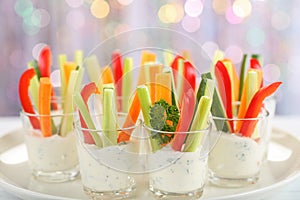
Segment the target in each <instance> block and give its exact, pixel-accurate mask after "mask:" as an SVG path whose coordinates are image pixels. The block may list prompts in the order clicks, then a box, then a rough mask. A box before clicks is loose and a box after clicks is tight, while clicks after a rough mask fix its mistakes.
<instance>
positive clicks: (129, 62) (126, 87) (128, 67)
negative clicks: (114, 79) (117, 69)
mask: <svg viewBox="0 0 300 200" xmlns="http://www.w3.org/2000/svg"><path fill="white" fill-rule="evenodd" d="M132 70H133V59H132V58H129V57H127V58H125V59H124V71H123V80H122V81H123V82H122V96H123V99H122V112H125V113H127V112H128V109H129V98H130V95H131V92H132V85H133V83H132V80H133V74H132V73H133V72H132Z"/></svg>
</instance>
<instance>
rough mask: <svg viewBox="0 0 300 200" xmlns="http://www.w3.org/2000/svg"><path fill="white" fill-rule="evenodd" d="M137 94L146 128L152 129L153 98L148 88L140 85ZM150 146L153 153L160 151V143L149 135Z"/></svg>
mask: <svg viewBox="0 0 300 200" xmlns="http://www.w3.org/2000/svg"><path fill="white" fill-rule="evenodd" d="M137 94H138V97H139V100H140V104H141V109H142V114H143V118H144V123H145V125H146V126H148V127H151V124H150V107H151V98H150V93H149V90H148V87H147V86H145V85H139V86H138V87H137ZM149 138H150V144H151V147H152V151H153V152H155V151H157V150H158V149H160V146H159V143H158V142H157V141H156V140H155V139H154V138H152V136H151V135H149Z"/></svg>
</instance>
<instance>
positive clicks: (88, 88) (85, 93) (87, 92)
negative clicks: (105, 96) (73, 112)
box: [79, 82, 99, 144]
mask: <svg viewBox="0 0 300 200" xmlns="http://www.w3.org/2000/svg"><path fill="white" fill-rule="evenodd" d="M92 94H99V91H98V88H97V86H96V84H95V83H94V82H91V83H89V84H87V85H85V86H84V87H83V88H82V90H81V96H82V99H83V101H84V103H85V105H86V107H87V108H88V104H87V102H88V99H89V97H90V96H91V95H92ZM79 117H80V123H81V126H82V128H88V126H87V125H86V123H85V121H84V119H83V117H82V115H81V113H80V112H79ZM83 135H84V143H87V144H95V141H94V139H93V137H92V135H91V134H90V133H89V132H88V131H83Z"/></svg>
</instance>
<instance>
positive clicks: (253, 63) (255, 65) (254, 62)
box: [250, 58, 261, 69]
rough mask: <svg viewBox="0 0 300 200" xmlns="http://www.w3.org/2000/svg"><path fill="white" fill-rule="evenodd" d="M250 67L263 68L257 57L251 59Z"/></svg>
mask: <svg viewBox="0 0 300 200" xmlns="http://www.w3.org/2000/svg"><path fill="white" fill-rule="evenodd" d="M250 68H251V69H261V65H260V63H259V61H258V60H257V59H255V58H251V59H250Z"/></svg>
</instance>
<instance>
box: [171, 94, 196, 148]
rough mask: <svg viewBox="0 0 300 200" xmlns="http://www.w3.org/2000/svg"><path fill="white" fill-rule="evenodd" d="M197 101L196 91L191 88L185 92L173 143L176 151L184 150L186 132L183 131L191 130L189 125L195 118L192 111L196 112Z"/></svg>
mask: <svg viewBox="0 0 300 200" xmlns="http://www.w3.org/2000/svg"><path fill="white" fill-rule="evenodd" d="M195 103H196V102H195V95H194V91H193V90H192V89H190V90H189V91H187V92H186V93H185V94H184V96H183V100H182V106H181V111H180V117H179V121H178V125H177V128H176V131H175V136H174V139H173V143H172V148H173V149H174V150H175V151H181V150H182V145H183V143H184V141H185V139H186V134H184V133H183V132H187V131H188V130H189V126H190V124H191V122H192V119H193V114H192V113H194V109H195ZM176 132H178V133H176Z"/></svg>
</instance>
